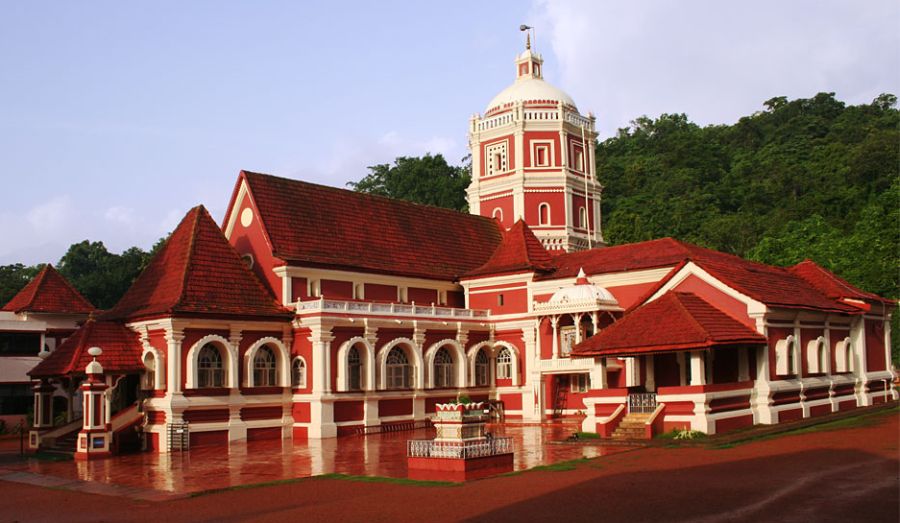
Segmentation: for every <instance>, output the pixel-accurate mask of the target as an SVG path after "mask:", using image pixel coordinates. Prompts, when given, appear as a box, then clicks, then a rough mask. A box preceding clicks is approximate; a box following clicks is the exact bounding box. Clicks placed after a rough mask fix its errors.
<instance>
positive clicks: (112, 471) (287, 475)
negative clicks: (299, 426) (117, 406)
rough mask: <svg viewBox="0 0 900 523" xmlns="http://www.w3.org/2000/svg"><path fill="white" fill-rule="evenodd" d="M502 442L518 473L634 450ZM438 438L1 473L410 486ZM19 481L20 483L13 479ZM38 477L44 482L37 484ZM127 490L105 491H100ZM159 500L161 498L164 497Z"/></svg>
mask: <svg viewBox="0 0 900 523" xmlns="http://www.w3.org/2000/svg"><path fill="white" fill-rule="evenodd" d="M489 430H490V431H491V432H493V433H494V434H495V435H496V436H511V437H513V438H514V442H515V462H514V468H515V470H524V469H529V468H532V467H536V466H539V465H550V464H553V463H558V462H560V461H568V460H572V459H578V458H593V457H598V456H602V455H607V454H613V453H616V452H622V451H625V450H628V449H629V448H628V447H623V446H615V445H610V446H575V445H557V444H554V443H553V442H554V441H560V440H563V439H565V438H566V437H567V436H568V435H570V434H571V433H572V432H573V431H575V430H577V427H576V426H575V425H563V424H560V425H543V426H533V425H494V426H491V427H490V428H489ZM432 437H434V430H433V429H420V430H416V431H408V432H395V433H388V434H375V435H369V436H348V437H342V438H336V439H327V440H311V441H309V442H308V443H307V442H303V443H298V444H294V443H292V442H291V441H284V442H282V441H281V440H269V441H257V442H250V443H247V442H236V443H232V444H230V445H228V446H227V447H224V446H210V447H198V448H194V449H192V450H191V451H189V452H184V453H177V452H176V453H172V454H151V453H143V454H131V455H125V456H118V457H114V458H110V459H106V460H99V461H92V462H73V461H44V460H36V459H30V460H27V461H25V462H18V463H8V464H6V465H0V478H3V473H4V472H5V473H6V474H7V478H6V479H12V478H14V477H18V478H26V477H30V478H33V481H32V482H33V483H36V484H44V485H46V486H63V485H67V484H68V483H67V482H72V481H78V480H80V481H88V482H92V483H94V484H95V486H94V489H93V491H95V492H100V493H103V492H106V493H110V494H116V493H121V494H125V495H130V494H132V493H138V495H137V496H136V497H143V498H150V499H152V498H155V497H157V496H153V495H152V494H153V491H157V492H160V491H162V492H165V493H172V494H178V495H183V494H190V493H195V492H200V491H205V490H212V489H221V488H227V487H234V486H238V485H248V484H253V483H265V482H271V481H278V480H284V479H291V478H302V477H309V476H318V475H322V474H330V473H340V474H349V475H366V476H386V477H394V478H405V477H406V476H407V470H406V442H407V440H409V439H424V438H432ZM9 473H14V474H16V473H18V475H17V476H8V474H9ZM33 475H39V476H40V478H35V476H33ZM98 482H99V483H101V484H106V485H111V486H118V487H126V489H125V490H123V489H119V490H118V491H116V490H111V489H106V490H104V489H103V488H102V487H100V486H99V485H96V483H98ZM162 492H160V493H162Z"/></svg>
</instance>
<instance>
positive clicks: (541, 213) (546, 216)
mask: <svg viewBox="0 0 900 523" xmlns="http://www.w3.org/2000/svg"><path fill="white" fill-rule="evenodd" d="M538 225H550V204H549V203H542V204H540V205H538Z"/></svg>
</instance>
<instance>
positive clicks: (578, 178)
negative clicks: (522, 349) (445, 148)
mask: <svg viewBox="0 0 900 523" xmlns="http://www.w3.org/2000/svg"><path fill="white" fill-rule="evenodd" d="M543 63H544V60H543V58H541V55H540V54H538V53H536V52H535V51H533V50H532V49H531V42H530V39H529V40H528V41H527V43H526V46H525V51H523V52H522V53H521V54H520V55H518V56H517V57H516V60H515V64H516V79H515V82H513V84H512V85H510V86H509V87H507V88H506V89H504V90H502V91H500V93H499V94H497V95H496V96H495V97H494V98H493V99H492V100H491V101H490V103H488V105H487V107H486V109H485V111H484V114H483V115H482V114H476V115H473V116H472V118H471V120H470V125H469V150H470V151H471V153H472V183H471V185H470V186H469V188H468V201H469V210H470V211H471V212H472V213H473V214H480V215H482V216H487V217H492V218H495V219H497V220H499V221H500V223H501V224H502V225H503V226H504V227H506V228H509V227H511V226H512V225H513V224H514V223H515V222H516V221H518V220H523V221H524V222H525V223H527V224H528V226H529V227H531V229H532V231H533V232H534V234H535V236H537V238H538V239H539V240H540V241H541V243H542V244H543V245H544V247H546V248H547V249H549V250H561V251H566V252H573V251H579V250H583V249H588V248H592V247H597V246H602V245H603V244H604V241H603V233H602V220H601V215H600V195H601V191H602V189H603V187H602V186H601V185H600V184H599V183H598V182H597V179H596V175H595V172H594V152H593V144H594V141H595V139H596V137H597V133H596V131H595V121H596V119H595V117H594V116H593V115H592V114H590V113H588V115H587V116H583V115H582V114H581V113H580V112H579V111H578V107H577V106H576V105H575V101H574V100H572V98H571V97H570V96H569V95H567V94H566V93H565V92H563V91H562V90H560V89H558V88H557V87H554V86H553V85H551V84H549V83H548V82H546V81H545V80H544V75H543Z"/></svg>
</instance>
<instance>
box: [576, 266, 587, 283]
mask: <svg viewBox="0 0 900 523" xmlns="http://www.w3.org/2000/svg"><path fill="white" fill-rule="evenodd" d="M588 283H590V282H588V279H587V274H585V273H584V267H581V268H580V269H578V276H577V277H576V278H575V285H587V284H588Z"/></svg>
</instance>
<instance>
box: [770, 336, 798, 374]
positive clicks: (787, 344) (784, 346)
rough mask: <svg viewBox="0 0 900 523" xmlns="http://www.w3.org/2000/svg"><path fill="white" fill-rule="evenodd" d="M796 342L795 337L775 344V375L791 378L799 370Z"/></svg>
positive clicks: (789, 337)
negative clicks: (795, 353) (795, 352)
mask: <svg viewBox="0 0 900 523" xmlns="http://www.w3.org/2000/svg"><path fill="white" fill-rule="evenodd" d="M795 350H796V342H795V340H794V337H793V336H788V337H787V338H785V339H783V340H778V341H777V342H776V343H775V374H777V375H779V376H789V375H791V374H794V373H795V372H796V369H797V363H796V356H795V355H794V351H795Z"/></svg>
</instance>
